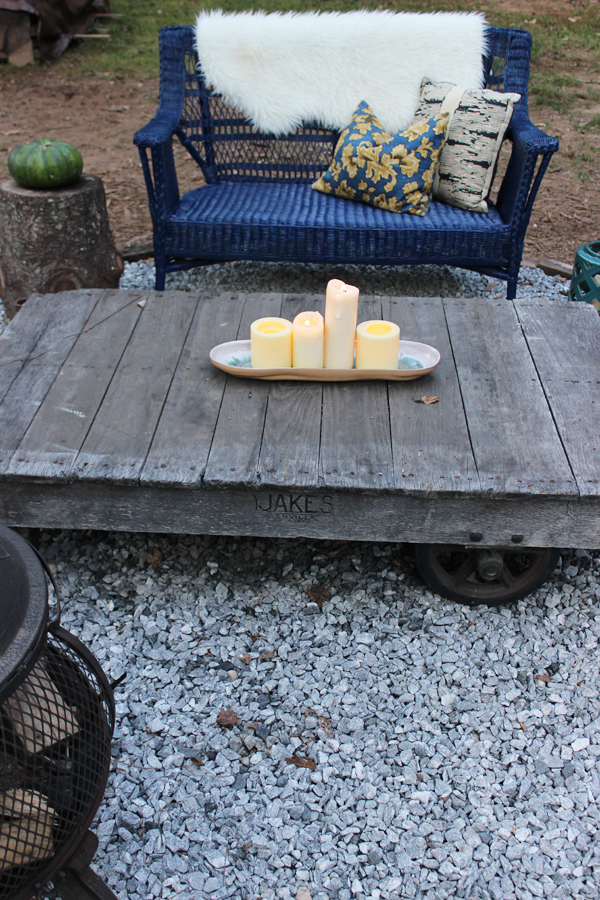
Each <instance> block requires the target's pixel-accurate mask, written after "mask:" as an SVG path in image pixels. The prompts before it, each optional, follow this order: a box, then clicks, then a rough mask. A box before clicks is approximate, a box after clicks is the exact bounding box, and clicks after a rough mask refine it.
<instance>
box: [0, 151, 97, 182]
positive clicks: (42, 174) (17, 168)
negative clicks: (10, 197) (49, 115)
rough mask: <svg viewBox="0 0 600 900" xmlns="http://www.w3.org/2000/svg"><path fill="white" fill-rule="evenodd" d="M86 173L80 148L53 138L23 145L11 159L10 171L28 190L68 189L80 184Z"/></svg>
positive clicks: (9, 162)
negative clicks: (84, 172) (82, 176)
mask: <svg viewBox="0 0 600 900" xmlns="http://www.w3.org/2000/svg"><path fill="white" fill-rule="evenodd" d="M82 170H83V159H82V158H81V153H80V152H79V150H78V149H77V147H74V146H73V145H72V144H67V142H66V141H53V140H51V139H50V138H38V140H36V141H31V143H29V144H21V146H20V147H15V149H14V150H12V151H11V153H10V156H9V157H8V171H9V172H10V174H11V175H12V177H13V178H14V179H15V181H16V182H17V184H20V185H21V187H24V188H37V189H40V190H48V188H60V187H65V185H67V184H73V182H74V181H77V179H78V178H79V176H80V175H81V172H82Z"/></svg>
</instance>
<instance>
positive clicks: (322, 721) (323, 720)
mask: <svg viewBox="0 0 600 900" xmlns="http://www.w3.org/2000/svg"><path fill="white" fill-rule="evenodd" d="M319 725H320V726H321V728H322V729H323V731H324V732H325V734H326V735H327V737H328V738H332V737H333V731H332V730H331V728H330V725H331V719H328V718H327V716H319Z"/></svg>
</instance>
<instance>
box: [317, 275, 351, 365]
mask: <svg viewBox="0 0 600 900" xmlns="http://www.w3.org/2000/svg"><path fill="white" fill-rule="evenodd" d="M358 294H359V291H358V288H357V287H354V286H353V285H351V284H344V282H343V281H340V279H339V278H332V279H331V281H330V282H329V283H328V285H327V293H326V296H325V357H324V365H325V368H326V369H351V368H352V367H353V366H354V340H355V337H356V319H357V317H358Z"/></svg>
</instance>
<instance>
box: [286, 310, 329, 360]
mask: <svg viewBox="0 0 600 900" xmlns="http://www.w3.org/2000/svg"><path fill="white" fill-rule="evenodd" d="M323 342H324V325H323V316H322V315H321V313H318V312H301V313H298V315H297V316H296V318H295V319H294V322H293V337H292V365H293V366H294V368H296V369H322V368H323Z"/></svg>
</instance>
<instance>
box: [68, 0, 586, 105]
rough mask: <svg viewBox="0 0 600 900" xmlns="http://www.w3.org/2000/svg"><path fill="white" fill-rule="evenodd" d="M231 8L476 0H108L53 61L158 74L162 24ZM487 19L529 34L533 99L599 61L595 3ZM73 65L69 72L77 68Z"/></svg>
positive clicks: (425, 7) (470, 2)
mask: <svg viewBox="0 0 600 900" xmlns="http://www.w3.org/2000/svg"><path fill="white" fill-rule="evenodd" d="M200 7H202V8H203V9H225V10H227V11H231V12H236V11H242V10H251V9H252V10H258V9H263V10H265V11H267V12H274V11H277V10H279V11H288V10H293V11H298V12H303V11H307V10H318V11H334V10H340V11H349V10H353V9H391V10H395V11H401V10H402V11H408V12H434V11H438V10H439V11H454V10H463V11H469V10H474V9H481V5H480V4H478V3H477V2H476V0H433V2H432V0H383V2H382V0H204V2H202V0H144V3H131V0H112V2H111V10H112V12H114V13H118V14H120V16H121V18H118V19H99V20H98V21H97V24H96V26H95V30H96V32H97V33H108V34H109V36H110V39H109V40H106V41H85V40H82V41H78V42H76V43H75V44H74V45H72V46H71V47H70V48H69V50H68V51H67V52H66V54H65V55H64V56H63V57H61V59H59V60H57V61H56V62H55V63H52V65H53V66H57V67H61V66H65V67H66V68H71V69H73V68H74V69H75V70H76V72H77V70H79V71H80V72H81V73H82V74H84V75H91V74H96V75H98V74H102V75H105V76H110V77H115V76H116V75H119V74H121V75H136V76H137V77H149V76H153V75H157V74H158V32H159V31H160V29H161V28H162V27H163V26H165V25H186V24H188V25H192V24H193V23H194V21H195V19H196V15H197V13H198V10H199V8H200ZM484 12H485V14H486V18H487V20H488V21H489V22H490V24H492V25H498V26H502V27H516V28H525V29H527V30H528V31H530V32H531V33H532V35H533V59H532V75H531V90H532V93H533V95H534V96H535V98H536V100H537V101H538V102H540V103H544V104H547V105H549V106H551V107H552V108H554V109H561V110H562V109H565V108H566V107H567V106H568V104H569V99H568V97H569V94H570V92H569V91H568V90H565V89H568V88H573V87H576V85H577V81H576V79H574V80H573V81H571V80H570V78H569V74H564V75H561V74H560V73H562V72H564V71H565V69H568V67H569V65H570V63H571V60H573V59H576V58H587V59H589V60H594V61H595V63H596V65H598V59H599V58H600V3H594V4H591V3H590V4H588V6H587V8H586V9H585V10H584V11H583V12H581V13H580V14H578V15H574V16H572V18H573V19H575V20H576V21H574V22H569V21H567V22H564V21H563V20H562V19H555V18H553V17H551V16H540V17H539V18H538V17H536V16H532V15H524V14H515V13H509V12H506V11H505V10H504V9H503V8H502V5H501V4H500V3H496V2H488V3H486V5H485V7H484ZM76 72H75V73H72V74H76Z"/></svg>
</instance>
